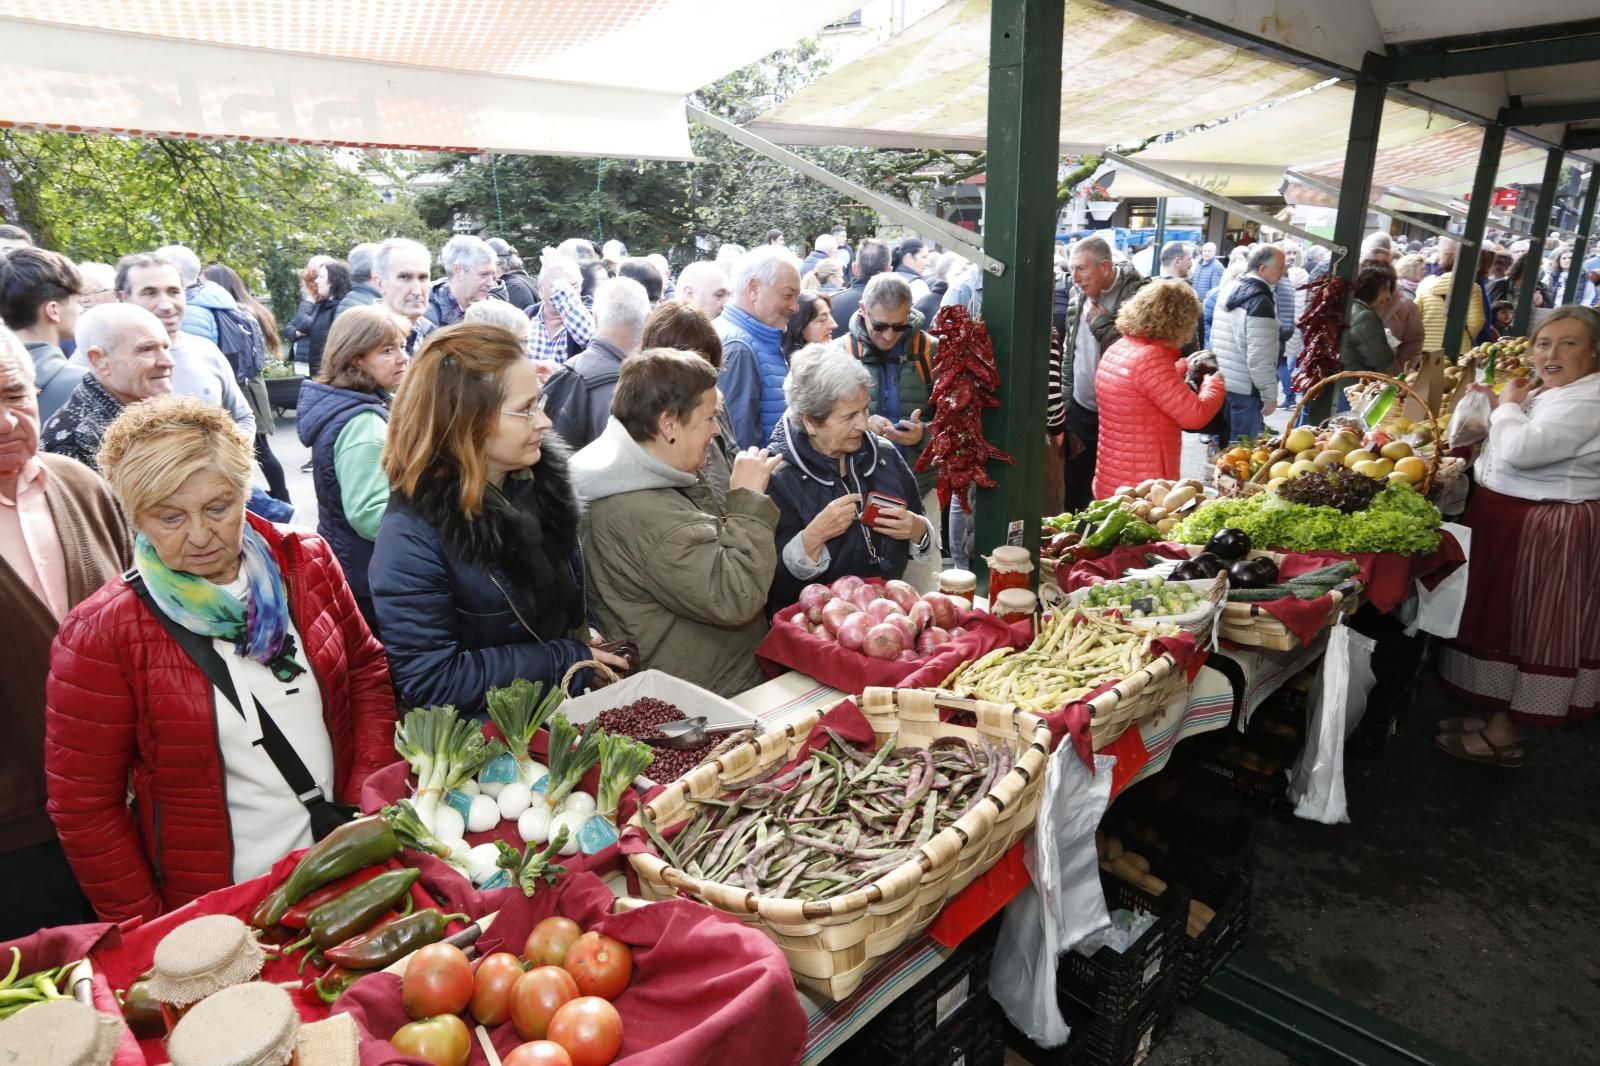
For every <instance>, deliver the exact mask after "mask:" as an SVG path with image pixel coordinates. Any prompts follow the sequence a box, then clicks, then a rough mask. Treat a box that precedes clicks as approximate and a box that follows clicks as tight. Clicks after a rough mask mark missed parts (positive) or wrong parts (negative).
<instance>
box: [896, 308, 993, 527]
mask: <svg viewBox="0 0 1600 1066" xmlns="http://www.w3.org/2000/svg"><path fill="white" fill-rule="evenodd" d="M933 334H934V335H935V336H936V337H938V338H939V350H938V354H937V356H936V357H935V360H936V369H937V371H938V373H937V374H936V380H935V382H934V386H933V393H932V400H933V406H934V409H935V411H936V412H937V416H936V417H935V419H934V422H933V429H932V435H931V438H930V440H929V442H928V447H927V448H925V449H923V452H922V455H921V456H920V457H919V458H918V459H917V469H918V470H919V471H921V470H926V469H928V467H929V466H933V465H935V464H937V466H938V469H939V478H938V492H939V504H940V506H942V507H948V506H950V501H951V499H953V498H954V499H959V500H960V501H961V506H962V508H963V509H965V510H970V507H969V503H968V492H967V490H968V489H969V488H971V487H972V486H977V487H979V488H994V485H995V481H994V479H993V478H992V477H990V476H989V473H988V471H987V469H986V468H985V464H987V463H988V462H989V461H990V460H991V459H998V460H1000V461H1001V462H1004V463H1012V462H1015V460H1014V459H1012V457H1011V456H1009V455H1007V454H1006V453H1005V452H1004V451H1003V450H1001V449H1000V448H997V447H995V446H994V445H993V444H991V443H989V441H988V440H986V439H985V438H984V436H983V412H984V410H985V409H987V408H991V407H999V406H1000V400H999V397H997V396H996V395H995V393H996V392H997V391H998V390H999V388H1000V372H999V369H998V368H997V367H996V366H995V362H994V346H993V344H992V343H991V342H990V340H989V330H988V328H987V327H986V326H984V324H983V323H982V322H980V321H977V320H975V319H973V318H972V317H971V316H970V315H969V314H967V309H966V308H964V307H961V306H951V307H944V308H941V309H940V310H939V314H938V315H937V316H936V317H935V318H934V323H933Z"/></svg>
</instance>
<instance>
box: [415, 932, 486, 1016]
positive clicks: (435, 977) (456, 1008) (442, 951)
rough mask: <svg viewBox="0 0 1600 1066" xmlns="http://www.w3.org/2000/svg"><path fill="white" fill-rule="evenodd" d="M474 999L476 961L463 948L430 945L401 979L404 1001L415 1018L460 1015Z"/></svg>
mask: <svg viewBox="0 0 1600 1066" xmlns="http://www.w3.org/2000/svg"><path fill="white" fill-rule="evenodd" d="M471 999H472V964H471V963H470V962H468V961H467V956H466V953H465V952H464V951H462V950H461V949H460V948H458V947H455V946H453V945H450V944H429V945H428V946H427V947H425V948H420V949H418V951H417V953H416V954H415V955H412V956H411V961H410V962H409V963H407V964H406V973H405V976H404V977H402V978H401V979H400V1001H401V1002H402V1003H403V1004H405V1008H406V1013H407V1014H409V1015H411V1017H413V1018H432V1017H434V1016H435V1015H438V1014H460V1013H461V1012H462V1011H464V1010H466V1009H467V1003H468V1001H470V1000H471Z"/></svg>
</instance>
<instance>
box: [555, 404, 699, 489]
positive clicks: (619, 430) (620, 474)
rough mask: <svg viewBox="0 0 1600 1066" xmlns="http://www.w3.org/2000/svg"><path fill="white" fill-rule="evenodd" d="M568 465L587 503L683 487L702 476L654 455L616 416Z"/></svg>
mask: <svg viewBox="0 0 1600 1066" xmlns="http://www.w3.org/2000/svg"><path fill="white" fill-rule="evenodd" d="M568 469H569V470H570V471H571V473H572V484H573V487H574V488H575V489H576V490H577V492H578V498H579V499H581V500H582V501H583V502H584V503H586V504H589V503H594V502H596V501H598V500H604V499H607V498H608V497H611V496H620V495H622V494H623V493H624V492H638V491H639V490H640V489H684V488H688V487H689V486H690V485H693V484H695V483H696V482H697V481H699V480H700V478H699V477H698V476H697V475H695V474H686V473H684V472H683V471H682V470H679V469H677V468H676V467H672V466H668V465H667V464H666V463H664V462H662V461H661V460H660V459H657V458H656V457H655V456H654V455H651V454H650V453H649V452H648V451H646V450H645V447H644V445H642V444H640V443H639V442H638V441H636V440H634V439H633V437H632V436H630V435H629V433H628V431H627V430H626V429H625V428H623V425H622V423H621V422H618V421H617V420H616V419H615V418H611V419H607V421H606V428H605V429H603V430H602V431H601V432H600V436H598V437H596V438H595V439H594V441H593V442H592V443H591V444H589V445H588V446H586V447H585V448H583V449H582V450H581V451H579V452H578V453H577V454H576V455H574V456H573V457H572V461H571V463H570V465H569V467H568Z"/></svg>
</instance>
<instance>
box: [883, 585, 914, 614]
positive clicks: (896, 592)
mask: <svg viewBox="0 0 1600 1066" xmlns="http://www.w3.org/2000/svg"><path fill="white" fill-rule="evenodd" d="M883 594H884V595H885V596H886V597H888V598H889V599H891V600H893V601H894V602H895V603H896V604H897V605H898V606H899V608H900V609H901V610H902V611H909V610H911V605H912V604H913V603H916V602H917V590H916V589H914V588H912V587H911V586H910V585H909V584H907V583H906V582H904V581H886V582H884V585H883Z"/></svg>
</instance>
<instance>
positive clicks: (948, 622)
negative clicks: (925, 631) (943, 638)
mask: <svg viewBox="0 0 1600 1066" xmlns="http://www.w3.org/2000/svg"><path fill="white" fill-rule="evenodd" d="M922 602H923V603H925V604H927V605H928V608H929V609H930V610H931V611H932V612H933V624H934V625H936V626H940V627H942V628H944V629H949V628H950V627H951V626H953V625H955V624H956V622H957V620H958V618H959V616H960V613H961V612H960V609H959V608H958V606H957V604H956V597H954V596H947V595H945V594H944V593H942V592H930V593H928V594H927V595H926V596H924V597H922Z"/></svg>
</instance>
